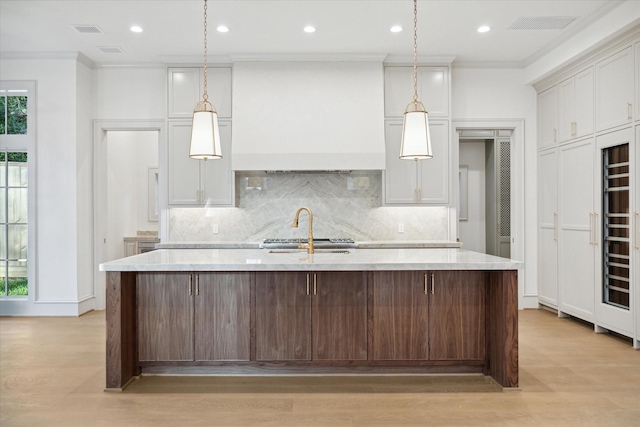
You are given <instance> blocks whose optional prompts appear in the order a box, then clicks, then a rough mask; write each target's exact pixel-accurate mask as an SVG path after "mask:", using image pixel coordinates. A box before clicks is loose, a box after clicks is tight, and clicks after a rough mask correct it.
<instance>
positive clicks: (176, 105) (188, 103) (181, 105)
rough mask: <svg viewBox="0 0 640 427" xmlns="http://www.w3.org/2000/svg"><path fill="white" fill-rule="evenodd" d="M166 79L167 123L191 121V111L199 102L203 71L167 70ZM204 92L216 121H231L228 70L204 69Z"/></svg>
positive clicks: (227, 68) (196, 69)
mask: <svg viewBox="0 0 640 427" xmlns="http://www.w3.org/2000/svg"><path fill="white" fill-rule="evenodd" d="M167 79H168V88H167V98H168V101H167V116H168V117H169V118H170V119H190V118H191V117H192V116H193V108H194V107H195V106H196V104H197V103H198V102H199V101H201V100H202V93H203V91H204V68H198V67H186V68H169V69H167ZM207 92H208V95H209V102H211V103H212V104H213V106H214V107H215V108H216V110H217V111H218V117H219V118H230V117H231V68H229V67H211V68H207Z"/></svg>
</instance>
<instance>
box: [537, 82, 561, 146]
mask: <svg viewBox="0 0 640 427" xmlns="http://www.w3.org/2000/svg"><path fill="white" fill-rule="evenodd" d="M557 142H558V86H553V87H551V88H549V89H547V90H545V91H544V92H540V93H539V94H538V148H548V147H553V146H554V145H556V144H557Z"/></svg>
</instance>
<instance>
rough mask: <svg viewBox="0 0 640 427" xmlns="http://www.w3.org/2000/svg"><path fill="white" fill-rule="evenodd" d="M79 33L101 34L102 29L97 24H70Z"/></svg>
mask: <svg viewBox="0 0 640 427" xmlns="http://www.w3.org/2000/svg"><path fill="white" fill-rule="evenodd" d="M72 27H73V28H75V29H76V31H77V32H79V33H85V34H102V33H103V31H102V30H101V29H100V27H98V26H97V25H72Z"/></svg>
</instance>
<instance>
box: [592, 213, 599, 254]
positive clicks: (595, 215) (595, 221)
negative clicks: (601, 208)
mask: <svg viewBox="0 0 640 427" xmlns="http://www.w3.org/2000/svg"><path fill="white" fill-rule="evenodd" d="M593 246H598V213H597V212H594V213H593Z"/></svg>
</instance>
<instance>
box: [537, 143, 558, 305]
mask: <svg viewBox="0 0 640 427" xmlns="http://www.w3.org/2000/svg"><path fill="white" fill-rule="evenodd" d="M537 271H538V298H539V299H540V301H541V302H542V303H544V304H546V305H548V306H550V307H553V308H558V149H557V148H551V149H547V150H544V151H541V152H540V153H539V154H538V269H537Z"/></svg>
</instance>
